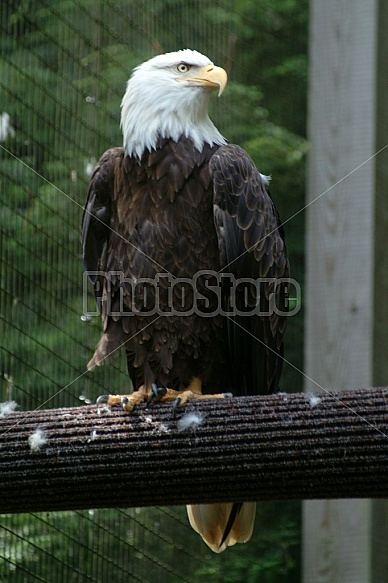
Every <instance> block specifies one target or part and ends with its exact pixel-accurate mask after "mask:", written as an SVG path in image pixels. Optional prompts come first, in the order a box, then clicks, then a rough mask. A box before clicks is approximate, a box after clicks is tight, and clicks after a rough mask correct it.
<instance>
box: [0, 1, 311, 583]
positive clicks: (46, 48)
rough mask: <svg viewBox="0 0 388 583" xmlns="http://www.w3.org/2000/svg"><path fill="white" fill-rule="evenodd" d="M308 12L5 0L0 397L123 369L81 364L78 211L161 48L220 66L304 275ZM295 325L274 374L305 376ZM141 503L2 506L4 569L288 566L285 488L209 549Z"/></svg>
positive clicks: (68, 572) (177, 519)
mask: <svg viewBox="0 0 388 583" xmlns="http://www.w3.org/2000/svg"><path fill="white" fill-rule="evenodd" d="M307 18H308V8H307V0H224V1H222V0H215V1H213V2H211V3H210V2H208V1H207V0H190V1H187V0H145V1H143V2H139V1H135V0H122V1H121V2H116V1H113V0H108V1H106V2H103V1H102V0H78V1H77V0H61V1H59V2H55V3H53V2H50V1H49V0H42V1H40V2H36V1H33V0H6V1H4V2H2V3H1V7H0V22H1V24H0V27H1V32H2V34H1V41H0V42H1V54H0V91H1V93H0V96H1V100H0V113H1V112H7V113H8V114H9V115H10V117H11V123H12V126H13V127H14V129H15V135H14V136H13V135H12V134H9V135H8V136H7V137H6V138H5V137H4V136H1V141H0V146H1V147H0V201H1V202H0V237H1V267H0V269H1V271H0V285H1V289H0V325H1V335H0V399H1V400H2V401H4V400H10V399H14V400H16V401H17V402H18V404H19V406H20V407H21V408H22V409H23V410H28V409H31V408H35V407H38V406H44V407H58V406H66V405H75V404H77V403H80V404H81V403H83V402H84V401H85V400H86V401H88V400H91V401H93V400H94V399H95V398H96V397H97V396H98V395H99V394H101V393H102V392H106V390H108V389H109V387H112V386H113V387H115V389H119V388H122V387H125V386H126V385H127V384H128V379H127V376H126V372H125V366H124V363H123V361H122V360H119V361H118V362H117V363H116V364H115V365H114V366H109V367H108V366H107V367H102V368H101V370H98V371H97V372H94V373H89V374H87V375H84V371H85V364H86V362H87V360H88V359H89V358H90V355H91V354H92V352H93V348H94V346H95V344H96V342H97V340H98V337H99V334H100V322H99V318H98V317H92V318H81V317H82V315H83V314H84V312H85V311H87V309H88V308H92V309H94V304H93V298H92V295H91V290H89V300H88V301H87V302H85V300H84V294H83V286H84V281H83V277H82V274H83V266H82V260H81V254H80V251H81V250H80V243H79V225H80V218H81V214H82V206H83V203H84V200H85V194H86V188H87V181H88V173H87V171H88V169H89V168H90V166H91V165H93V163H94V162H95V161H96V159H98V157H99V156H100V155H101V153H102V152H103V151H104V150H106V149H107V148H108V147H110V146H112V145H119V144H120V143H121V135H120V129H119V108H120V101H121V97H122V95H123V92H124V88H125V83H126V80H127V79H128V76H129V74H130V71H131V69H132V68H133V67H134V66H136V65H137V64H139V63H140V62H142V61H143V60H145V59H146V58H149V57H151V56H152V55H154V54H155V53H157V52H165V51H170V50H176V49H178V48H186V47H190V48H195V49H196V50H199V51H200V52H203V53H204V54H207V55H208V56H209V57H210V58H211V59H212V60H213V61H214V62H215V63H216V64H219V65H221V66H223V67H225V68H226V69H227V70H228V73H229V84H228V87H227V91H226V92H225V93H224V95H223V96H222V98H221V99H220V100H217V99H214V100H213V103H212V118H213V119H214V121H215V123H216V125H217V126H218V127H219V129H220V130H221V132H222V133H223V134H224V135H225V137H226V138H227V139H228V140H229V141H231V142H235V143H238V144H240V145H242V146H243V147H244V148H246V149H247V151H248V152H249V153H250V155H251V156H252V157H253V159H254V160H255V162H256V164H257V166H258V168H259V169H260V171H261V172H262V173H264V174H270V175H272V183H271V190H272V194H273V196H274V199H275V201H276V204H277V206H278V209H279V211H280V214H281V217H282V219H283V222H285V229H286V237H287V247H288V251H289V256H290V261H291V266H292V276H293V277H294V278H295V279H296V280H297V281H298V282H299V283H300V285H301V286H302V289H303V268H304V259H303V257H304V255H303V254H304V250H303V249H304V215H303V212H300V210H301V209H302V208H303V204H304V180H305V176H304V163H305V154H306V150H307V146H306V141H305V107H306V78H307V59H306V51H307V48H306V47H307ZM302 333H303V309H301V310H300V311H299V313H298V314H297V315H296V316H294V317H293V318H290V322H289V325H288V330H287V342H286V354H285V356H286V360H287V362H286V363H285V366H284V374H283V378H282V389H283V390H290V391H296V390H300V389H301V388H302V376H301V373H300V372H298V371H300V370H301V369H302V363H303V354H302V346H303V339H302ZM139 512H140V513H141V517H142V520H143V522H141V521H140V525H139V515H138V514H136V511H135V510H133V509H132V510H128V511H126V513H125V516H124V518H123V513H122V512H121V511H114V510H109V511H98V512H97V511H96V513H95V514H94V515H93V520H92V519H91V518H90V515H89V514H88V513H70V512H69V513H54V514H53V515H51V516H50V517H42V516H38V515H37V516H32V515H29V516H24V515H23V516H19V517H3V519H2V520H1V521H0V522H1V524H2V526H1V527H0V583H1V582H2V581H4V582H5V581H11V582H21V581H28V582H30V581H35V580H36V581H50V582H51V581H53V580H55V581H84V580H85V581H88V580H91V581H101V582H102V581H104V582H105V581H108V580H115V581H128V580H134V581H136V580H139V581H152V582H155V581H163V582H164V581H177V582H178V581H186V580H187V581H199V580H206V581H209V582H218V581H223V582H231V583H232V582H238V581H246V582H255V581H260V582H264V583H280V582H283V581H288V582H290V581H291V582H292V581H295V582H296V581H298V580H299V558H298V552H299V550H298V549H299V522H300V520H299V506H298V504H296V503H279V504H275V503H274V504H262V505H260V509H259V512H258V518H257V525H256V530H255V532H256V534H255V537H254V539H253V540H252V542H251V543H249V544H248V545H244V546H242V547H240V548H234V549H232V550H229V551H228V552H226V553H224V554H223V555H220V556H215V555H210V554H209V553H208V552H207V549H206V548H205V547H204V545H202V543H201V542H200V540H199V538H198V536H197V535H195V534H194V533H192V531H191V529H190V528H189V527H188V526H187V522H186V518H185V516H184V510H183V509H171V510H170V511H169V512H167V510H166V509H165V510H164V511H158V512H159V515H157V514H156V512H157V511H156V510H152V511H151V510H149V509H148V510H141V511H139ZM147 521H148V522H147ZM150 524H152V527H151V526H150ZM156 524H157V526H155V525H156ZM58 525H60V526H58ZM133 525H136V528H135V526H133ZM144 525H146V526H144ZM178 531H180V532H181V536H180V537H179V538H177V537H176V536H175V535H176V533H177V532H178ZM161 536H165V537H166V540H163V539H160V537H161ZM182 541H185V542H184V543H183V542H182ZM182 546H184V547H185V548H186V550H185V551H184V550H182ZM81 551H82V552H81ZM109 557H114V559H112V560H111V561H109ZM144 557H148V559H147V561H148V563H147V565H148V566H147V568H146V569H145V568H144V565H145V563H146V562H147V561H146V560H145V558H144ZM149 557H151V558H149ZM199 557H200V558H199ZM96 565H97V566H96ZM171 569H172V571H171ZM53 573H56V576H55V577H54V578H53Z"/></svg>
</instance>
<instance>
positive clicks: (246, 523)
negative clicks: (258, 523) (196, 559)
mask: <svg viewBox="0 0 388 583" xmlns="http://www.w3.org/2000/svg"><path fill="white" fill-rule="evenodd" d="M187 514H188V516H189V520H190V524H191V526H192V527H193V529H194V530H195V531H196V532H198V533H199V534H200V535H201V536H202V538H203V540H204V541H205V543H206V544H207V545H208V547H210V548H211V550H212V551H214V552H215V553H221V552H222V551H224V550H225V549H226V548H227V547H228V546H232V545H234V544H236V543H245V542H247V541H248V540H249V539H250V538H251V536H252V532H253V525H254V521H255V514H256V502H244V503H242V504H241V503H239V504H237V503H222V504H196V505H193V506H187Z"/></svg>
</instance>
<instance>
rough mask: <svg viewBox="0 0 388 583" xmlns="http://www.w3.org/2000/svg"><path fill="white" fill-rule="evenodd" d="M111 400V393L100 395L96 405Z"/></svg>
mask: <svg viewBox="0 0 388 583" xmlns="http://www.w3.org/2000/svg"><path fill="white" fill-rule="evenodd" d="M108 402H109V395H100V396H99V397H98V399H97V401H96V405H106V404H107V403H108Z"/></svg>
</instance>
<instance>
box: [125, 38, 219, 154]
mask: <svg viewBox="0 0 388 583" xmlns="http://www.w3.org/2000/svg"><path fill="white" fill-rule="evenodd" d="M226 83H227V74H226V72H225V71H224V69H221V67H216V66H215V65H214V64H213V63H212V62H211V61H210V60H209V59H208V58H207V57H205V56H204V55H201V53H198V52H197V51H192V50H190V49H186V50H183V51H176V52H174V53H166V54H165V55H158V56H156V57H154V58H153V59H150V60H149V61H146V62H145V63H143V64H141V65H139V66H138V67H136V69H134V71H133V74H132V76H131V78H130V79H129V81H128V84H127V90H126V92H125V95H124V97H123V100H122V102H121V129H122V132H123V137H124V149H125V152H126V153H127V154H128V155H129V156H133V155H136V156H138V157H140V156H141V155H142V153H143V152H144V150H149V151H151V150H152V149H154V148H155V147H156V143H157V140H158V138H159V137H161V138H171V139H173V140H174V141H177V140H179V138H180V137H181V136H186V137H188V138H190V139H191V140H192V141H193V143H194V145H195V147H196V148H197V149H198V150H202V148H203V145H204V143H207V144H210V145H213V144H225V143H226V141H225V139H224V138H223V137H222V135H221V134H220V132H219V131H218V130H217V128H216V127H215V125H214V124H213V122H212V121H211V120H210V118H209V116H208V103H209V98H210V95H211V93H212V91H214V90H218V95H221V93H222V91H223V90H224V88H225V86H226Z"/></svg>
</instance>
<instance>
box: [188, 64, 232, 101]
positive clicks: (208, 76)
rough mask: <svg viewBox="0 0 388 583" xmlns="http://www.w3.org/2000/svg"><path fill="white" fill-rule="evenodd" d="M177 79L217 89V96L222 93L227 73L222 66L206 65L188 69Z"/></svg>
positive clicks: (226, 80) (212, 89)
mask: <svg viewBox="0 0 388 583" xmlns="http://www.w3.org/2000/svg"><path fill="white" fill-rule="evenodd" d="M177 81H186V82H187V81H188V82H190V83H192V84H193V85H202V86H203V87H207V88H208V89H210V90H211V91H216V90H217V89H218V97H219V96H220V95H221V94H222V92H223V90H224V89H225V87H226V84H227V82H228V75H227V73H226V71H225V70H224V69H223V68H222V67H216V66H215V65H206V66H205V67H200V68H196V69H194V68H193V70H191V71H189V73H188V74H186V75H185V76H184V77H179V78H178V79H177Z"/></svg>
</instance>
